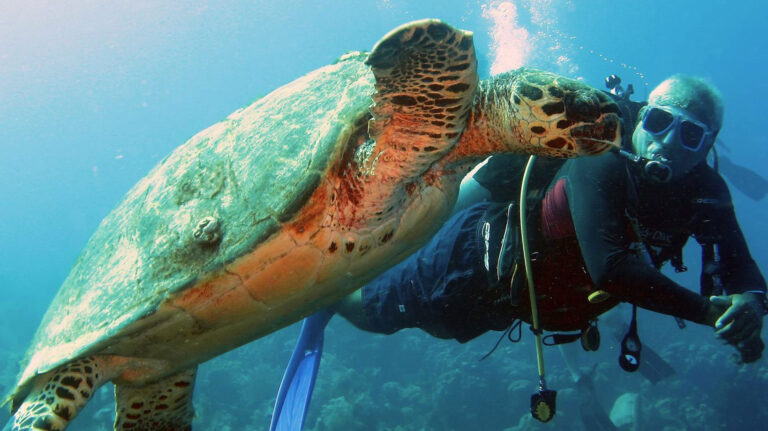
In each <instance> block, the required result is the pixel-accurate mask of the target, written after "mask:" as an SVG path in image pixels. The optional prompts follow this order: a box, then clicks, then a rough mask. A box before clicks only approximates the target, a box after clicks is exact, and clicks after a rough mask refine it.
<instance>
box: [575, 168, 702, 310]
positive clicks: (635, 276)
mask: <svg viewBox="0 0 768 431" xmlns="http://www.w3.org/2000/svg"><path fill="white" fill-rule="evenodd" d="M563 172H564V174H565V176H566V178H567V180H566V193H567V196H568V204H569V207H570V211H571V217H572V220H573V225H574V229H575V232H576V236H577V239H578V242H579V246H580V248H581V251H582V256H583V258H584V263H585V264H586V267H587V271H588V272H589V275H590V277H591V278H592V280H593V281H594V282H595V283H596V286H597V288H598V289H602V290H604V291H606V292H608V293H610V294H611V295H614V296H615V297H617V298H618V299H620V300H622V301H626V302H630V303H633V304H635V305H637V306H639V307H642V308H645V309H648V310H652V311H656V312H659V313H664V314H669V315H673V316H677V317H681V318H683V319H686V320H690V321H693V322H697V323H706V321H705V320H706V319H705V318H706V311H707V308H708V300H707V299H706V298H704V297H702V296H701V295H699V294H698V293H695V292H693V291H691V290H688V289H686V288H685V287H683V286H681V285H679V284H677V283H675V282H674V281H673V280H671V279H670V278H669V277H667V276H665V275H664V274H662V273H661V272H660V271H658V270H657V269H656V268H655V267H653V265H652V264H651V263H650V262H649V261H648V259H647V257H646V256H645V255H644V254H643V253H641V252H639V251H633V249H632V242H633V236H631V233H630V232H631V230H630V226H629V225H628V222H627V220H628V219H627V216H626V210H625V208H627V207H628V200H629V197H628V187H627V181H628V180H627V177H628V175H627V172H626V167H625V162H624V160H623V159H621V158H620V156H618V155H616V154H613V153H609V154H606V155H602V156H597V157H588V158H581V159H576V160H573V161H571V162H569V163H568V164H566V166H565V167H564V171H563Z"/></svg>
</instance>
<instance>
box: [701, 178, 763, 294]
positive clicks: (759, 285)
mask: <svg viewBox="0 0 768 431" xmlns="http://www.w3.org/2000/svg"><path fill="white" fill-rule="evenodd" d="M702 184H703V187H706V188H708V189H709V190H711V192H710V193H714V194H715V196H717V197H716V198H715V199H712V200H713V201H715V202H718V204H717V205H716V206H715V207H714V208H711V209H710V211H709V213H708V214H706V215H705V216H704V217H702V220H704V223H701V225H700V226H694V230H697V231H705V230H706V229H713V230H714V232H713V233H709V232H704V234H703V235H701V236H703V237H714V238H715V239H716V242H715V244H716V246H717V252H718V257H719V259H720V273H719V275H720V277H721V278H722V282H723V287H724V289H725V292H726V293H728V294H729V295H730V294H735V293H745V292H754V293H762V294H763V295H764V294H765V292H766V283H765V278H764V277H763V275H762V274H761V273H760V269H759V268H758V266H757V264H756V263H755V261H754V259H752V254H751V253H750V252H749V247H748V246H747V241H746V239H745V238H744V234H743V233H742V231H741V227H740V226H739V222H738V221H737V219H736V212H735V211H734V208H733V203H732V200H731V195H730V193H729V192H728V186H727V185H726V184H725V181H724V180H723V179H722V178H721V177H720V176H718V175H717V174H716V173H714V172H711V173H710V174H709V175H707V176H705V177H704V179H703V181H702ZM698 236H699V235H697V237H698Z"/></svg>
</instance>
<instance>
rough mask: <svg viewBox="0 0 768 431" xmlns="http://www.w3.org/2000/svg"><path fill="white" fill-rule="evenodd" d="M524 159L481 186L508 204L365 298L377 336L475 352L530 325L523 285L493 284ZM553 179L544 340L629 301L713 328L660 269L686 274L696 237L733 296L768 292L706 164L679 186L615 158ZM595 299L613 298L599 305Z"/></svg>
mask: <svg viewBox="0 0 768 431" xmlns="http://www.w3.org/2000/svg"><path fill="white" fill-rule="evenodd" d="M509 157H512V158H509ZM514 157H515V156H495V157H494V158H491V160H490V161H489V163H488V164H487V165H486V166H485V167H484V168H483V169H482V170H480V171H479V172H478V173H477V174H476V175H475V178H476V180H477V181H478V182H480V183H481V184H482V185H483V186H485V187H487V188H488V189H489V190H490V191H491V193H492V195H493V196H494V197H495V198H494V199H493V200H495V201H497V202H483V203H480V204H477V205H474V206H472V207H470V208H468V209H466V210H464V211H461V212H459V213H458V214H456V215H455V216H454V217H453V218H452V219H451V220H450V221H449V222H447V223H446V225H445V226H444V227H443V228H442V229H441V230H440V232H439V233H438V234H437V235H436V236H435V237H434V238H433V239H432V241H430V242H429V243H428V244H427V245H426V246H425V247H424V248H422V249H421V250H419V251H418V252H417V253H416V254H414V255H412V256H411V257H409V258H408V259H406V260H405V261H403V262H401V263H400V264H399V265H397V266H395V267H393V268H392V269H390V270H389V271H387V272H385V273H384V274H382V275H381V276H379V277H378V278H377V279H375V280H374V281H373V282H371V283H369V284H368V285H366V286H365V287H364V288H363V290H362V298H363V304H364V308H365V311H366V316H367V319H368V323H369V325H370V327H371V328H372V329H373V330H374V331H377V332H382V333H392V332H395V331H397V330H399V329H402V328H406V327H420V328H422V329H424V330H426V331H428V332H430V333H432V334H433V335H436V336H441V337H449V338H455V339H457V340H458V341H460V342H464V341H468V340H469V339H471V338H474V337H476V336H478V335H480V334H482V333H483V332H486V331H488V330H501V329H504V328H505V327H507V326H508V325H509V324H511V322H512V321H513V319H515V318H521V319H523V320H526V321H528V320H529V318H530V312H529V310H528V303H527V298H528V295H527V292H525V290H524V289H525V287H523V289H522V290H520V291H515V290H514V289H512V291H510V286H511V285H515V284H516V282H517V283H518V286H519V280H520V274H519V273H518V274H516V277H514V278H516V279H517V281H514V280H511V279H510V277H509V276H506V277H501V279H497V278H494V274H497V265H496V264H497V263H498V262H497V261H496V260H495V257H496V256H498V254H499V249H500V244H499V241H500V235H499V234H498V232H503V231H504V226H505V224H506V223H507V217H503V216H502V217H500V216H499V215H500V214H504V213H505V211H504V210H505V209H506V203H507V201H514V199H515V196H516V194H517V193H518V191H519V184H520V183H519V176H518V175H510V174H509V170H507V169H505V168H506V167H508V166H510V165H511V164H512V163H510V160H513V161H514V159H513V158H514ZM505 159H506V160H505ZM543 163H544V165H546V164H548V163H549V164H551V163H552V162H551V161H550V162H548V161H543ZM558 164H559V162H558ZM518 165H519V163H518ZM544 171H545V172H544V173H541V172H539V173H538V177H537V176H536V175H534V179H533V182H534V183H536V181H538V182H539V183H540V184H542V186H541V187H540V188H541V190H540V193H539V194H538V198H537V199H535V201H534V202H533V203H532V204H531V207H532V209H531V211H530V213H529V216H528V218H527V219H528V223H529V224H528V226H530V228H531V229H532V230H533V232H534V233H535V235H533V237H534V239H533V244H532V249H533V250H534V257H535V261H534V266H533V275H534V279H535V284H536V293H537V296H539V301H538V306H539V310H540V316H541V322H542V327H543V328H544V329H547V330H573V329H581V328H584V327H585V326H586V325H587V324H588V322H589V321H590V320H591V319H594V318H595V317H596V316H597V315H599V314H601V313H603V312H605V311H607V310H608V309H610V308H612V307H613V306H615V305H616V304H618V303H619V302H624V301H626V302H631V303H634V304H636V305H638V306H640V307H643V308H646V309H649V310H653V311H657V312H660V313H665V314H670V315H673V316H677V317H681V318H684V319H687V320H690V321H694V322H698V323H704V319H705V311H706V309H707V301H708V300H707V298H706V297H704V296H701V295H699V294H698V293H695V292H693V291H691V290H688V289H686V288H684V287H683V286H680V285H679V284H677V283H675V282H674V281H672V280H671V279H669V278H668V277H666V276H665V275H663V274H662V273H661V272H660V271H659V270H658V269H657V268H658V267H660V266H661V265H662V264H663V263H664V262H667V261H669V260H678V262H677V263H678V264H680V263H679V256H680V253H681V250H682V246H683V245H684V244H685V243H686V241H687V240H688V238H689V237H691V236H693V237H694V238H696V239H697V241H699V242H701V243H705V244H708V245H715V246H716V247H717V250H718V252H719V258H720V264H719V268H720V269H719V271H718V276H719V279H720V280H721V282H722V285H723V287H724V289H725V292H726V293H728V294H733V293H743V292H746V291H761V292H765V289H766V284H765V280H764V279H763V277H762V275H761V274H760V271H759V269H758V267H757V265H756V264H755V262H754V261H753V259H752V257H751V255H750V253H749V250H748V248H747V245H746V242H745V240H744V236H743V234H742V232H741V229H740V228H739V225H738V223H737V221H736V217H735V213H734V210H733V205H732V202H731V197H730V194H729V192H728V188H727V186H726V184H725V182H724V181H723V179H722V178H721V177H720V176H719V175H718V174H717V173H716V172H715V171H714V170H713V169H711V168H710V167H709V166H707V165H706V164H702V165H700V166H698V167H696V168H695V169H694V170H692V171H691V172H689V173H688V174H687V175H686V176H684V177H683V178H681V179H680V180H679V181H675V182H674V183H670V184H658V183H653V182H651V181H648V180H646V179H644V177H643V175H642V174H641V173H640V172H636V169H635V167H634V165H633V164H631V163H630V162H629V161H627V160H626V159H624V158H622V157H621V156H619V155H617V154H615V153H609V154H605V155H602V156H597V157H588V158H579V159H573V160H568V161H566V162H565V163H564V164H562V165H561V166H560V167H559V169H556V174H555V175H554V176H553V175H552V173H551V171H550V172H549V173H548V174H547V173H546V171H547V169H544ZM534 172H535V171H534ZM498 201H501V202H502V203H498ZM511 256H512V257H510V259H511V258H517V256H515V254H512V255H511ZM507 263H509V262H507ZM507 266H511V265H507ZM524 284H525V283H523V286H524ZM596 290H603V291H605V292H607V293H608V294H609V295H610V296H609V298H608V299H607V300H605V301H603V302H601V303H597V304H593V303H591V302H589V301H588V300H587V297H588V295H589V294H590V293H592V292H594V291H596Z"/></svg>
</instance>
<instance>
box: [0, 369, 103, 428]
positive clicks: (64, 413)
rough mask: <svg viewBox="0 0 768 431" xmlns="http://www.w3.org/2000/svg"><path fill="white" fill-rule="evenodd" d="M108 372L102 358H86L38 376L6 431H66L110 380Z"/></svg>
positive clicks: (15, 406) (15, 409)
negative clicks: (95, 394) (94, 394)
mask: <svg viewBox="0 0 768 431" xmlns="http://www.w3.org/2000/svg"><path fill="white" fill-rule="evenodd" d="M105 368H106V369H105ZM108 368H109V364H108V363H106V362H104V361H102V359H101V358H99V357H92V358H83V359H78V360H75V361H72V362H70V363H69V364H66V365H64V366H62V367H60V368H58V369H56V370H54V371H52V372H50V373H46V374H43V375H40V376H38V377H37V378H36V381H35V384H34V386H33V388H32V390H31V391H30V392H29V394H28V395H27V397H26V398H25V399H24V401H23V402H22V403H21V404H20V405H13V406H12V407H11V409H12V410H13V412H14V413H13V416H11V418H10V420H9V421H8V424H7V425H6V426H5V427H4V428H3V431H33V430H46V431H61V430H64V429H65V428H66V427H67V425H68V424H69V422H70V421H71V420H72V419H74V418H75V416H76V415H77V414H78V413H79V412H80V410H82V408H83V407H84V406H85V404H86V403H87V402H88V400H90V399H91V396H93V393H94V392H95V391H96V389H98V387H99V386H101V385H102V384H103V383H105V382H107V381H108V380H109V379H110V378H111V375H110V373H109V370H108Z"/></svg>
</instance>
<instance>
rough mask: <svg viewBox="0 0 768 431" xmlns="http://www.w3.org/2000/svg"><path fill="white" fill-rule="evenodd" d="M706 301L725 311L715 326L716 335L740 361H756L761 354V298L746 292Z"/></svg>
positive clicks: (762, 309)
mask: <svg viewBox="0 0 768 431" xmlns="http://www.w3.org/2000/svg"><path fill="white" fill-rule="evenodd" d="M709 300H710V301H711V302H712V304H713V305H719V306H725V307H728V308H727V309H726V310H725V312H724V313H723V314H722V315H721V316H720V318H719V319H717V321H716V322H715V334H716V335H717V336H718V337H720V338H722V339H723V340H725V341H726V342H727V343H728V344H732V345H733V346H735V347H736V349H737V350H739V352H740V353H741V356H742V361H744V362H754V361H756V360H757V359H759V358H760V356H761V355H762V351H763V342H762V340H761V339H760V331H761V330H762V327H763V314H764V308H763V303H762V296H761V295H760V294H756V293H751V292H748V293H735V294H733V295H728V296H713V297H710V298H709Z"/></svg>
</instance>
